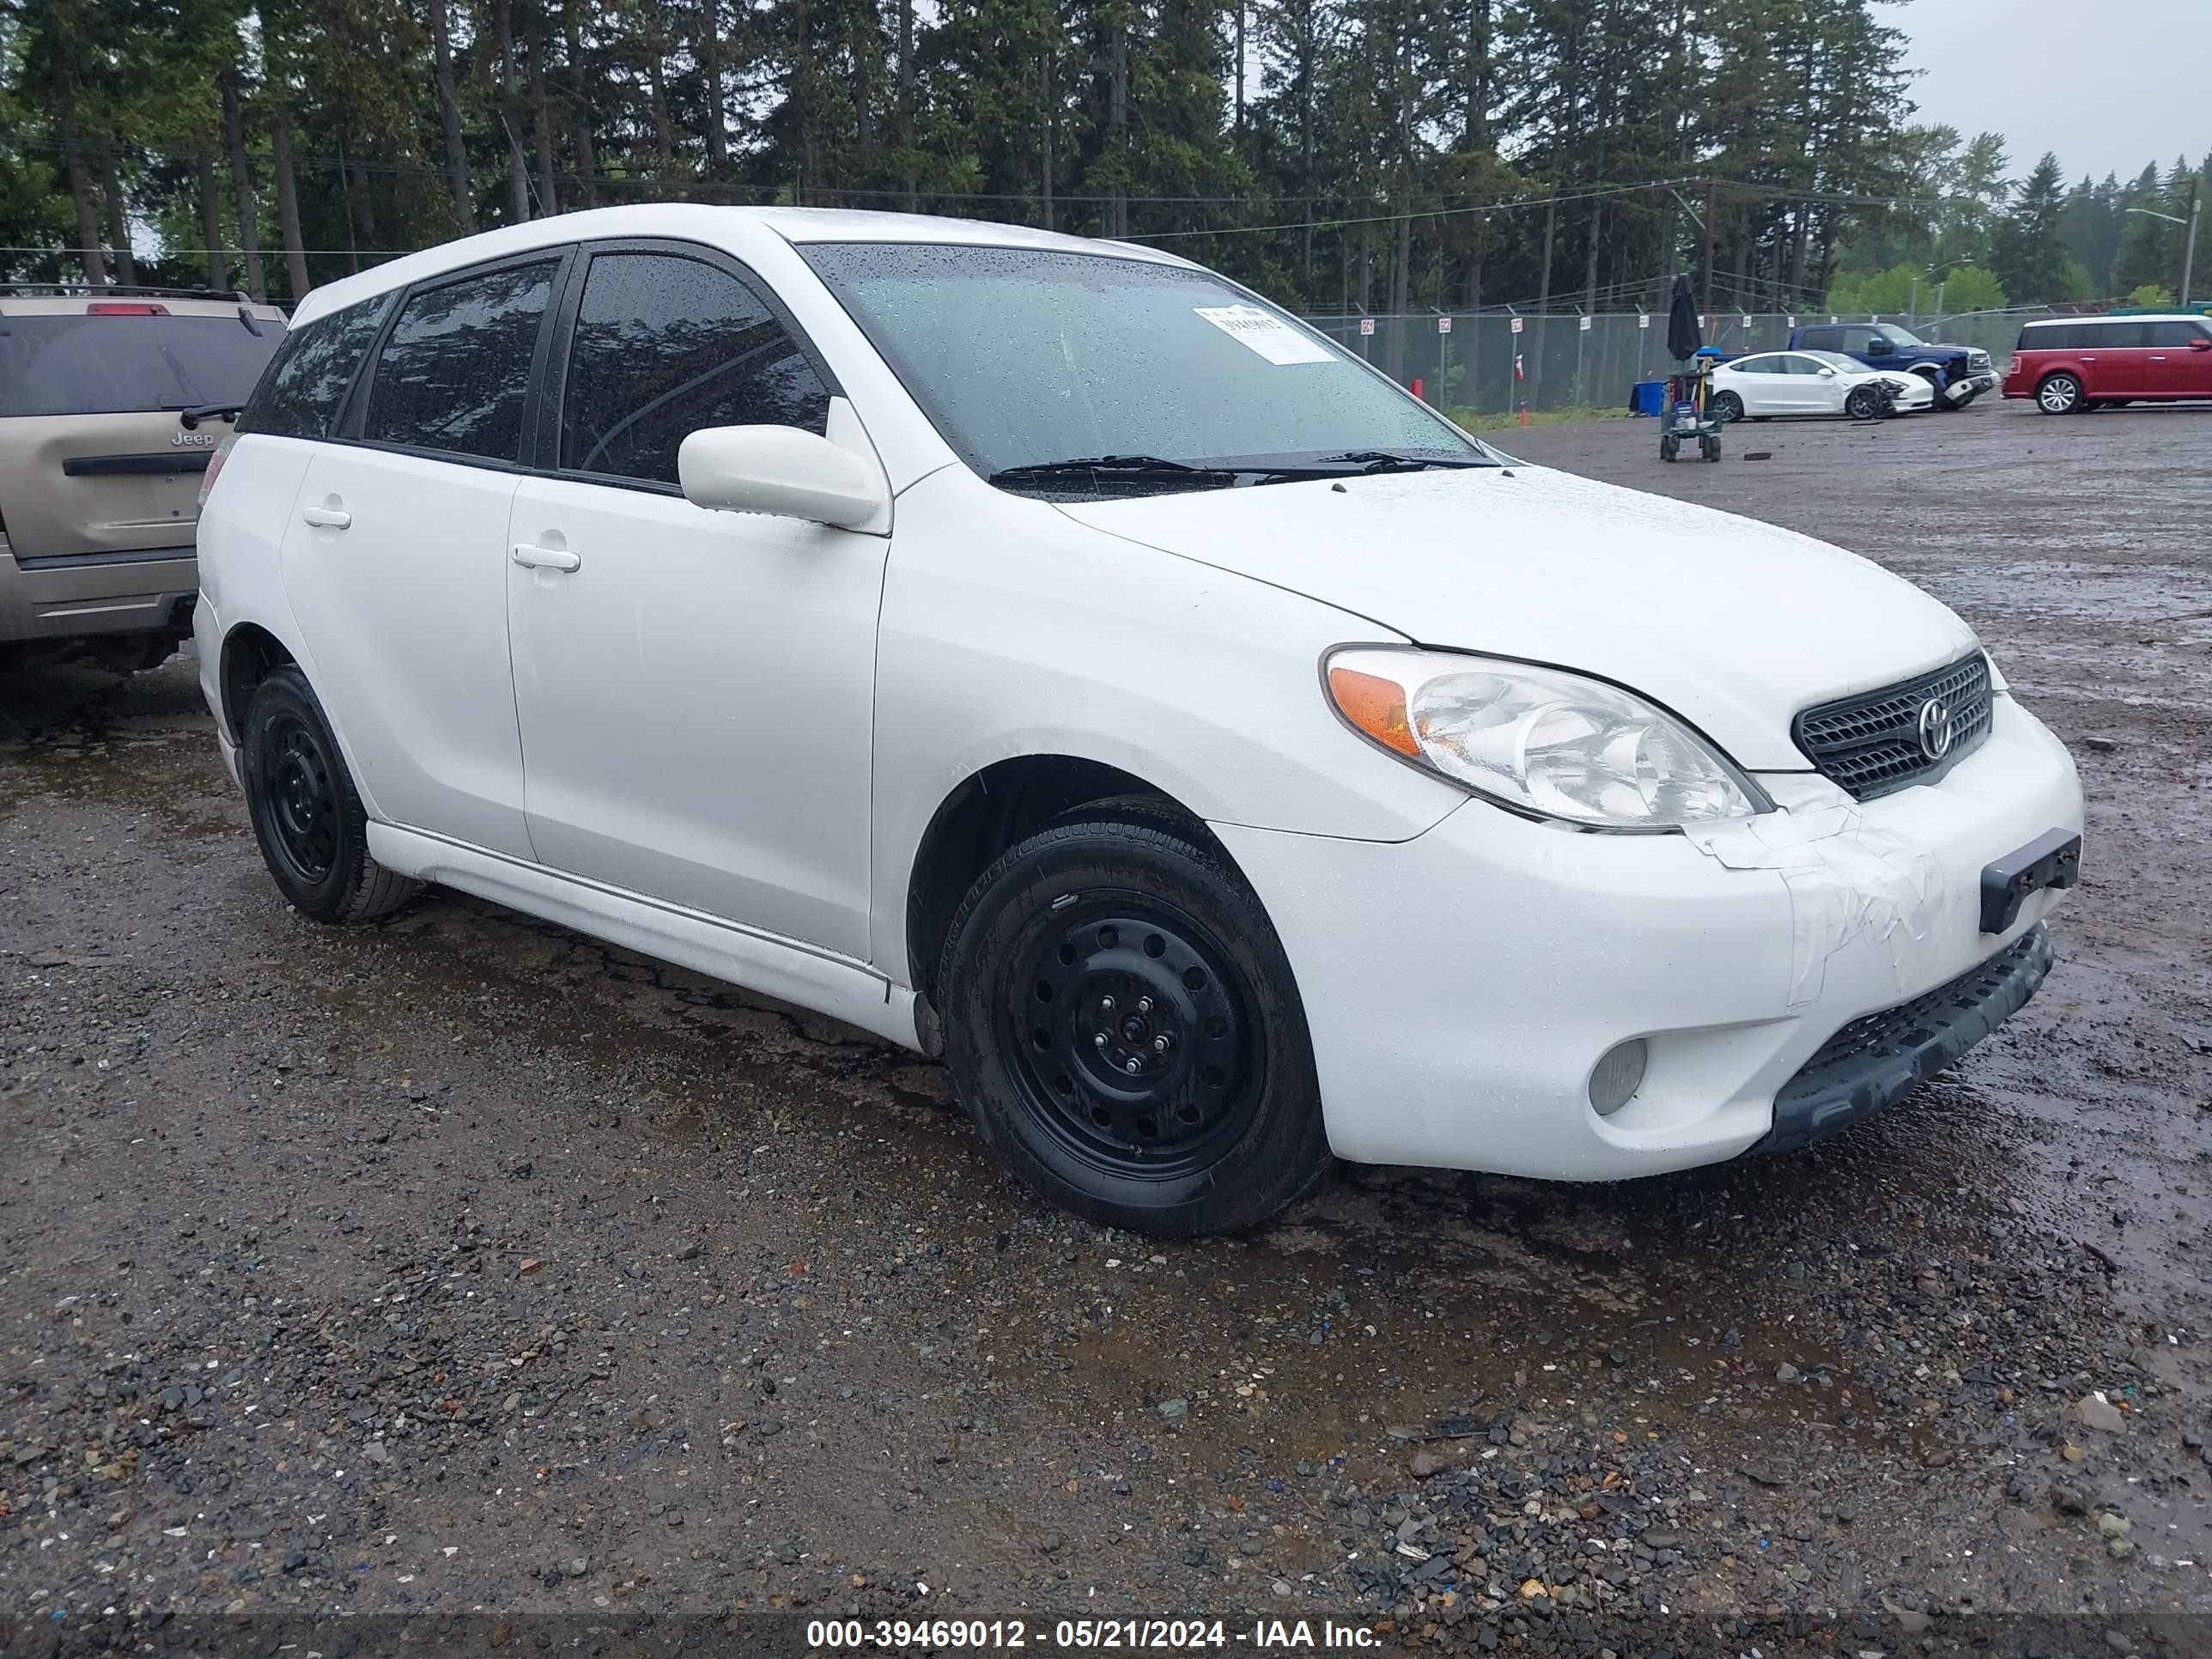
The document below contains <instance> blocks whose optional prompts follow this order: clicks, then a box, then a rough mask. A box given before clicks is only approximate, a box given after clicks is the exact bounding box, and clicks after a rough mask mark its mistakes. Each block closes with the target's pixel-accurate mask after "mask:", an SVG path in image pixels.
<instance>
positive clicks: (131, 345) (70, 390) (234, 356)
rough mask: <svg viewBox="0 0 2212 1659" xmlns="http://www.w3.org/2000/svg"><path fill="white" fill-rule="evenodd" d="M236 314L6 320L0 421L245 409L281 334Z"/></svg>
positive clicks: (1, 325)
mask: <svg viewBox="0 0 2212 1659" xmlns="http://www.w3.org/2000/svg"><path fill="white" fill-rule="evenodd" d="M257 326H258V328H259V329H260V332H259V333H258V334H257V333H255V332H254V331H253V330H252V329H249V328H248V327H246V325H245V324H244V323H242V322H240V320H239V319H238V318H237V317H236V316H228V317H178V316H145V315H138V314H129V315H114V314H106V315H102V314H93V315H79V316H66V315H64V316H55V315H42V316H27V317H0V418H5V417H9V416H27V415H29V416H38V415H120V414H125V413H130V412H132V411H135V410H163V409H191V408H193V407H195V406H196V405H197V404H212V403H224V402H230V403H242V402H244V401H245V398H246V394H247V393H248V392H252V390H253V383H254V381H256V380H258V379H259V378H260V376H261V371H262V368H264V366H265V365H266V364H267V363H268V362H269V359H270V356H273V355H274V354H275V352H276V348H277V346H278V345H280V344H281V343H283V338H284V330H283V326H282V325H279V324H276V323H273V322H270V321H265V320H264V321H262V322H259V323H258V324H257Z"/></svg>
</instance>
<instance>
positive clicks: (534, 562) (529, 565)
mask: <svg viewBox="0 0 2212 1659" xmlns="http://www.w3.org/2000/svg"><path fill="white" fill-rule="evenodd" d="M514 562H515V563H517V564H519V565H521V566H523V567H524V568H526V569H531V570H580V569H582V568H584V561H583V558H582V556H580V555H579V554H575V553H571V552H570V551H569V550H568V549H567V548H565V547H538V546H536V545H534V544H532V543H530V542H517V543H516V544H514Z"/></svg>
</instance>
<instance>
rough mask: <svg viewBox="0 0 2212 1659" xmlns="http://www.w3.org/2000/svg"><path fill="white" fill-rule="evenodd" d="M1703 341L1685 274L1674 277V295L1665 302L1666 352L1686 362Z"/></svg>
mask: <svg viewBox="0 0 2212 1659" xmlns="http://www.w3.org/2000/svg"><path fill="white" fill-rule="evenodd" d="M1704 344H1705V331H1704V330H1703V329H1702V328H1700V327H1699V325H1698V302H1697V300H1696V299H1695V298H1694V297H1693V296H1692V295H1691V293H1690V279H1689V277H1688V276H1686V275H1684V276H1677V277H1675V278H1674V298H1673V299H1672V300H1670V301H1668V303H1667V352H1668V356H1671V357H1673V358H1674V359H1675V360H1676V361H1677V362H1685V363H1686V362H1689V361H1690V359H1691V358H1692V357H1694V356H1697V355H1698V352H1699V349H1700V348H1702V347H1703V346H1704Z"/></svg>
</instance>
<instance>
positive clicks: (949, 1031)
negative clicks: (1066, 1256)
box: [938, 803, 1330, 1237]
mask: <svg viewBox="0 0 2212 1659" xmlns="http://www.w3.org/2000/svg"><path fill="white" fill-rule="evenodd" d="M938 984H939V986H940V987H943V989H944V993H945V1049H946V1059H947V1060H948V1061H949V1063H950V1065H951V1069H952V1078H953V1082H954V1085H955V1086H956V1087H957V1089H958V1091H959V1093H960V1098H961V1100H962V1101H963V1103H965V1104H966V1106H967V1108H968V1110H969V1114H970V1115H972V1116H973V1117H974V1118H975V1125H976V1127H977V1129H978V1130H980V1131H981V1134H982V1136H983V1139H984V1140H985V1141H986V1142H987V1143H988V1144H989V1146H991V1147H992V1149H993V1150H994V1151H995V1152H998V1154H999V1155H1000V1157H1001V1158H1005V1159H1006V1162H1007V1164H1009V1165H1010V1166H1011V1167H1012V1170H1013V1171H1014V1173H1015V1174H1016V1175H1017V1176H1019V1177H1020V1178H1021V1180H1022V1182H1024V1184H1025V1185H1027V1186H1028V1187H1029V1188H1030V1189H1031V1190H1032V1191H1034V1192H1036V1194H1039V1195H1040V1196H1042V1197H1043V1198H1045V1199H1047V1200H1049V1201H1050V1202H1052V1203H1054V1204H1056V1205H1058V1206H1060V1207H1061V1208H1063V1209H1066V1210H1072V1211H1073V1212H1075V1213H1076V1214H1078V1215H1081V1216H1085V1217H1087V1218H1090V1219H1091V1220H1093V1221H1098V1222H1103V1223H1105V1224H1107V1225H1111V1226H1116V1227H1125V1228H1127V1229H1128V1230H1130V1231H1133V1232H1141V1233H1150V1234H1154V1235H1157V1236H1160V1237H1189V1236H1191V1235H1194V1234H1200V1233H1214V1232H1233V1231H1239V1230H1241V1229H1243V1228H1248V1227H1252V1226H1255V1225H1258V1224H1259V1223H1261V1222H1262V1221H1265V1220H1266V1219H1267V1218H1268V1217H1269V1216H1271V1215H1273V1214H1274V1213H1275V1212H1276V1211H1278V1210H1279V1209H1280V1208H1282V1206H1284V1205H1285V1204H1287V1203H1289V1202H1290V1201H1291V1200H1292V1199H1294V1198H1296V1197H1297V1196H1298V1195H1299V1194H1302V1193H1304V1192H1305V1191H1307V1190H1308V1189H1309V1188H1311V1187H1312V1186H1314V1185H1315V1184H1316V1182H1318V1181H1319V1179H1320V1178H1321V1176H1322V1175H1323V1174H1324V1173H1325V1172H1326V1171H1327V1170H1328V1168H1329V1164H1330V1158H1329V1151H1328V1137H1327V1135H1326V1133H1324V1131H1323V1128H1322V1110H1321V1086H1320V1083H1319V1081H1318V1079H1317V1078H1316V1075H1315V1071H1314V1062H1313V1052H1312V1046H1311V1042H1310V1039H1309V1038H1308V1036H1307V1033H1306V1021H1305V1010H1304V1005H1303V1004H1302V1003H1301V1001H1300V1000H1299V998H1298V991H1297V981H1295V980H1294V979H1293V978H1292V976H1291V967H1290V962H1289V959H1288V958H1287V957H1285V954H1284V952H1283V948H1282V945H1281V942H1280V941H1279V940H1278V939H1277V938H1276V937H1275V931H1274V928H1273V926H1272V925H1271V924H1270V923H1269V922H1268V921H1267V914H1266V912H1265V911H1264V910H1262V909H1261V906H1260V902H1259V899H1258V898H1257V896H1255V895H1254V893H1253V892H1252V890H1251V889H1250V888H1249V886H1247V885H1246V884H1245V883H1244V881H1243V878H1242V877H1241V876H1239V875H1238V874H1237V872H1236V871H1234V870H1233V869H1231V867H1230V866H1229V865H1228V863H1227V861H1226V860H1225V858H1224V857H1223V856H1222V854H1220V852H1219V851H1218V848H1215V847H1213V846H1212V845H1211V844H1210V843H1209V842H1208V840H1207V838H1206V836H1205V835H1204V832H1203V831H1202V830H1200V829H1197V828H1196V827H1195V826H1189V825H1185V824H1183V823H1180V822H1177V821H1175V820H1172V819H1170V818H1167V817H1164V816H1162V815H1158V814H1155V813H1153V812H1152V811H1139V810H1137V809H1135V808H1130V807H1127V806H1126V805H1124V804H1111V803H1109V804H1108V805H1105V806H1103V807H1101V808H1097V809H1093V810H1092V815H1091V816H1086V817H1078V818H1075V819H1073V820H1069V821H1063V822H1061V823H1055V824H1053V825H1050V826H1048V828H1046V829H1042V830H1041V831H1039V832H1038V833H1037V834H1036V835H1034V836H1030V838H1029V839H1028V840H1026V841H1024V842H1022V843H1021V844H1020V845H1019V846H1018V847H1016V848H1013V849H1012V851H1011V852H1009V853H1007V854H1006V855H1005V856H1004V857H1002V858H1000V860H998V862H997V863H995V864H994V865H993V866H991V868H990V869H988V870H987V871H986V872H984V873H983V874H982V876H981V877H980V878H978V879H977V881H976V883H975V885H974V887H972V888H970V889H969V893H968V896H967V897H966V899H965V900H964V901H963V902H962V904H961V907H960V911H959V914H958V915H957V916H955V917H954V919H953V923H952V928H951V937H950V939H949V940H948V942H947V944H946V946H945V957H944V962H943V964H942V966H941V967H940V969H939V974H938Z"/></svg>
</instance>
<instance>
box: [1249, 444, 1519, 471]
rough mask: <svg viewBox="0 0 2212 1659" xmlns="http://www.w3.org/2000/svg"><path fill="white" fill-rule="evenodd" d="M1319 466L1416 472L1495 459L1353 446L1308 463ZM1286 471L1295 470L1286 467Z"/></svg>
mask: <svg viewBox="0 0 2212 1659" xmlns="http://www.w3.org/2000/svg"><path fill="white" fill-rule="evenodd" d="M1307 465H1311V466H1313V467H1316V468H1320V467H1342V466H1349V467H1356V468H1357V469H1358V471H1362V472H1419V471H1421V470H1422V469H1423V468H1425V467H1431V466H1439V467H1468V466H1496V465H1498V463H1497V462H1496V461H1493V460H1491V459H1488V458H1487V457H1486V456H1474V457H1472V458H1470V459H1467V460H1461V459H1457V458H1456V457H1453V456H1445V455H1397V454H1393V453H1391V452H1390V451H1389V450H1387V449H1352V450H1346V452H1345V453H1343V454H1341V455H1324V456H1322V458H1321V459H1319V460H1317V461H1313V462H1310V463H1307ZM1283 470H1284V471H1297V468H1294V467H1285V468H1284V469H1283Z"/></svg>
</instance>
